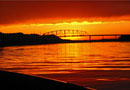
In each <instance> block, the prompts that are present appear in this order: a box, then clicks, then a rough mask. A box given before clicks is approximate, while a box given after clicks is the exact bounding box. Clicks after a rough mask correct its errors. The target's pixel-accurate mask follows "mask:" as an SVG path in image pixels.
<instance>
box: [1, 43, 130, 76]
mask: <svg viewBox="0 0 130 90" xmlns="http://www.w3.org/2000/svg"><path fill="white" fill-rule="evenodd" d="M129 45H130V43H128V42H126V43H121V42H104V43H103V42H100V43H99V42H98V43H96V42H95V43H68V44H49V45H34V46H14V47H5V48H2V49H1V51H0V54H1V57H0V61H1V62H0V69H2V70H9V71H15V72H22V73H27V74H41V73H42V74H54V73H74V72H76V71H77V70H78V71H79V70H130V66H129V63H130V61H129V59H130V56H129V53H130V50H129V49H130V48H129ZM126 52H127V53H126Z"/></svg>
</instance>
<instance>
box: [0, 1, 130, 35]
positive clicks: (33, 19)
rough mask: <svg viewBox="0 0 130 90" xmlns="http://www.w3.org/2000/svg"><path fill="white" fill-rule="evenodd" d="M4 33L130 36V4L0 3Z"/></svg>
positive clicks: (0, 19)
mask: <svg viewBox="0 0 130 90" xmlns="http://www.w3.org/2000/svg"><path fill="white" fill-rule="evenodd" d="M0 11H1V14H0V17H1V18H0V32H5V33H12V32H13V33H15V32H23V33H38V34H40V33H44V32H48V31H54V30H62V29H70V30H71V29H73V30H85V31H87V32H88V33H89V34H106V33H109V34H110V33H113V34H130V1H38V2H36V1H33V2H32V1H28V2H27V1H0Z"/></svg>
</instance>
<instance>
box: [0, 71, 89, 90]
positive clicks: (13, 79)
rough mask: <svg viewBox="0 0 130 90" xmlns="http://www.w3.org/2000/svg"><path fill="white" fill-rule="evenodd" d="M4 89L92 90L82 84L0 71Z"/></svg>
mask: <svg viewBox="0 0 130 90" xmlns="http://www.w3.org/2000/svg"><path fill="white" fill-rule="evenodd" d="M0 74H1V75H0V79H1V80H2V81H1V82H2V83H1V87H0V88H1V89H4V90H8V89H11V90H75V89H76V90H90V89H87V88H84V87H82V86H78V85H74V84H70V83H67V82H59V81H55V80H51V79H46V78H40V77H34V76H29V75H24V74H18V73H12V72H6V71H0Z"/></svg>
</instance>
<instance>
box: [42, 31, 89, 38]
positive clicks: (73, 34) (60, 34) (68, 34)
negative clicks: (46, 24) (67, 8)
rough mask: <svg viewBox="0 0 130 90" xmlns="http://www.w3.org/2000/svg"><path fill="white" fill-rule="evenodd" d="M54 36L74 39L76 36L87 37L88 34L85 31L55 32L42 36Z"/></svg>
mask: <svg viewBox="0 0 130 90" xmlns="http://www.w3.org/2000/svg"><path fill="white" fill-rule="evenodd" d="M52 34H53V35H56V36H58V37H76V36H88V35H89V34H88V33H87V32H86V31H81V30H56V31H50V32H46V33H44V34H43V35H52Z"/></svg>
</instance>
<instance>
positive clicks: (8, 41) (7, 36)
mask: <svg viewBox="0 0 130 90" xmlns="http://www.w3.org/2000/svg"><path fill="white" fill-rule="evenodd" d="M117 41H121V42H122V41H123V42H124V41H130V35H121V36H120V37H119V38H118V39H100V40H64V39H61V38H60V37H58V36H56V35H38V34H23V33H0V47H4V46H23V45H40V44H55V43H86V42H117Z"/></svg>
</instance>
